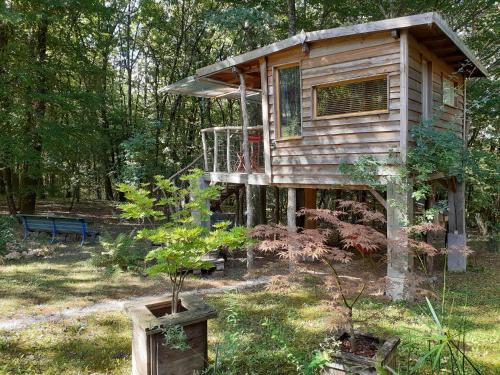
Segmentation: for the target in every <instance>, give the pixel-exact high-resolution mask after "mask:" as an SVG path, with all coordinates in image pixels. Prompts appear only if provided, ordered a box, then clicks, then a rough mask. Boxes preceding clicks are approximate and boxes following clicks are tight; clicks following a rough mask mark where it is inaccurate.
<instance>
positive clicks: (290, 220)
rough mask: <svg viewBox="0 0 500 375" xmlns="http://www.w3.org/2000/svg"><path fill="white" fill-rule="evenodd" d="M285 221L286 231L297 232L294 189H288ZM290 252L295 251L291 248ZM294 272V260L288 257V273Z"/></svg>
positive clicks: (295, 193)
mask: <svg viewBox="0 0 500 375" xmlns="http://www.w3.org/2000/svg"><path fill="white" fill-rule="evenodd" d="M286 219H287V226H288V231H290V232H296V231H297V223H296V219H297V190H296V189H295V188H288V202H287V210H286ZM288 251H290V252H292V251H295V249H294V248H293V247H290V249H289V250H288ZM294 270H295V260H294V259H293V257H292V256H290V272H293V271H294Z"/></svg>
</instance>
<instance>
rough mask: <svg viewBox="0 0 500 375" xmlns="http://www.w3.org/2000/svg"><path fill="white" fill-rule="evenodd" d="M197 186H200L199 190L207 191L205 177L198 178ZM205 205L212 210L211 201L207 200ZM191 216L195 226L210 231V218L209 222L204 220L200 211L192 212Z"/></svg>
mask: <svg viewBox="0 0 500 375" xmlns="http://www.w3.org/2000/svg"><path fill="white" fill-rule="evenodd" d="M197 184H198V189H205V188H206V187H207V183H206V181H205V179H204V178H203V177H200V178H198V181H197ZM205 204H206V206H207V207H208V208H210V201H209V200H206V201H205ZM191 215H192V216H193V222H194V223H195V224H197V225H201V226H203V227H205V228H208V229H210V218H208V220H206V218H202V217H201V213H200V212H199V211H198V210H193V211H191ZM203 219H205V220H203Z"/></svg>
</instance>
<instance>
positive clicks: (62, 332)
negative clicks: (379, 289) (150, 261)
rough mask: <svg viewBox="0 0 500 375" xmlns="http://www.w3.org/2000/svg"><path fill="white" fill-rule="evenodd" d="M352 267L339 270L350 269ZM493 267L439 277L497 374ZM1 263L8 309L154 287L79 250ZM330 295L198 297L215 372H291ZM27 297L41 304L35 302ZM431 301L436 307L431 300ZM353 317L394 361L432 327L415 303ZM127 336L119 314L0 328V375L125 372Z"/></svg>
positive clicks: (455, 319)
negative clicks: (395, 349) (392, 339)
mask: <svg viewBox="0 0 500 375" xmlns="http://www.w3.org/2000/svg"><path fill="white" fill-rule="evenodd" d="M60 251H61V252H62V253H64V250H60ZM66 257H67V258H66ZM359 265H360V264H359V263H355V264H352V265H350V266H348V267H347V268H345V269H344V270H343V271H344V272H345V273H346V274H347V273H349V272H350V273H351V274H359V273H360V271H359ZM499 266H500V254H499V253H493V252H487V251H481V252H480V253H478V254H477V255H475V256H474V257H473V259H472V260H471V267H470V269H469V271H468V272H467V273H465V274H454V275H448V278H447V281H446V282H447V285H448V287H449V290H450V291H449V293H448V295H447V298H446V300H447V306H448V307H447V308H448V309H449V308H450V307H451V306H453V311H452V314H451V317H450V319H449V322H448V323H449V326H450V327H451V329H453V327H456V326H457V325H458V324H459V322H460V321H461V319H462V318H464V319H465V324H466V328H467V336H466V341H467V345H468V348H467V352H468V355H469V356H470V357H471V358H472V360H473V361H474V362H475V363H476V364H477V365H478V366H479V367H480V369H481V370H482V373H483V374H500V351H499V349H498V348H499V347H500V342H499V341H500V318H499V317H500V293H499V285H500V278H499V274H498V271H497V270H498V268H499ZM2 267H3V268H2V273H1V274H0V293H2V304H1V306H2V307H1V309H2V312H5V311H10V314H14V315H18V314H19V313H14V311H15V310H16V309H17V311H19V310H24V309H27V310H26V311H27V312H28V314H29V313H33V312H35V311H37V309H38V308H39V309H44V310H46V309H48V308H49V307H50V309H52V308H56V307H62V306H69V305H70V304H74V303H75V301H79V300H80V299H83V300H84V303H88V302H91V301H96V300H99V299H105V298H111V297H116V296H126V295H127V294H128V295H130V294H136V293H142V291H148V290H149V289H148V288H151V287H152V285H153V284H154V283H155V281H152V280H147V279H146V280H145V279H142V278H140V277H138V276H131V275H128V274H117V275H115V276H112V277H111V278H109V277H108V276H105V275H104V274H103V273H101V272H97V271H96V270H94V269H92V268H91V267H90V266H89V265H88V263H87V262H86V257H85V256H84V255H82V254H78V253H73V252H71V251H68V254H66V255H64V254H62V255H61V256H60V257H54V258H51V259H47V260H43V261H37V262H18V263H11V264H7V265H6V266H2ZM308 267H312V266H311V265H309V266H308ZM192 282H193V283H196V282H203V280H194V281H192ZM214 282H215V281H214ZM137 289H138V290H137ZM438 289H439V286H438ZM6 292H7V294H4V293H6ZM331 295H332V292H331V291H328V290H325V289H323V288H322V287H321V278H320V277H319V276H317V275H311V274H303V275H302V276H300V277H299V278H298V279H297V280H296V281H295V282H294V283H293V285H292V286H291V287H288V288H273V289H268V290H262V289H256V290H250V291H245V292H240V293H228V294H223V295H211V296H207V297H206V298H205V299H206V300H207V302H208V303H210V304H212V305H214V306H215V307H216V308H217V310H218V311H219V316H218V318H217V319H214V320H212V321H210V323H209V333H210V335H209V348H210V349H209V350H210V351H209V355H210V359H211V361H212V362H213V361H214V358H215V355H216V348H218V349H217V350H218V353H219V358H220V359H221V361H220V363H219V366H220V368H222V370H223V373H224V374H268V375H272V374H294V373H300V370H299V369H300V368H301V366H303V365H304V364H306V363H307V362H308V361H310V360H311V358H312V353H313V351H314V350H316V349H317V348H318V347H319V344H320V343H321V342H322V340H323V338H324V336H325V335H326V334H327V332H328V331H329V329H330V328H331V327H332V321H333V322H335V317H337V316H338V313H337V312H336V311H335V310H334V309H333V308H334V306H332V304H331V303H329V301H330V300H331ZM4 297H5V298H4ZM4 302H7V303H8V307H5V306H4ZM34 303H41V305H39V306H43V307H38V308H35V306H36V305H33V304H34ZM433 303H434V305H435V306H436V308H439V306H440V303H439V300H438V299H434V300H433ZM30 305H31V306H30ZM26 311H23V313H25V314H26ZM354 319H355V320H356V322H357V326H358V327H360V328H362V329H363V330H365V331H369V332H372V333H375V334H381V335H386V334H391V335H392V334H395V335H398V336H400V337H401V338H402V345H401V348H400V351H399V352H400V354H401V357H402V358H403V360H404V359H405V358H406V355H407V354H408V353H409V352H410V350H413V351H419V352H423V351H425V349H426V345H427V343H426V341H425V337H426V334H427V332H429V330H431V329H432V327H433V325H432V322H431V318H430V317H429V316H428V314H427V312H426V308H425V304H424V303H422V302H418V303H391V302H388V301H386V300H384V299H383V298H381V297H376V296H366V297H364V298H363V299H362V300H361V301H360V303H359V305H358V306H357V308H356V309H355V316H354ZM130 332H131V330H130V323H129V320H128V318H127V316H126V315H125V314H123V313H118V312H116V313H99V314H91V315H87V316H83V317H80V318H78V319H67V320H63V321H59V322H51V323H45V324H37V325H33V326H30V327H28V328H25V329H19V330H15V331H0V374H2V375H3V374H9V375H10V374H125V373H129V372H130V361H131V358H130V346H131V337H130ZM422 373H424V372H422Z"/></svg>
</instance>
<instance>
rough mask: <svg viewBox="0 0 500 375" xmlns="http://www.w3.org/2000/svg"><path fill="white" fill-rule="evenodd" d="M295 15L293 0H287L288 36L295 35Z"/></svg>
mask: <svg viewBox="0 0 500 375" xmlns="http://www.w3.org/2000/svg"><path fill="white" fill-rule="evenodd" d="M296 23H297V13H296V11H295V0H288V36H289V37H291V36H294V35H295V34H297V26H296Z"/></svg>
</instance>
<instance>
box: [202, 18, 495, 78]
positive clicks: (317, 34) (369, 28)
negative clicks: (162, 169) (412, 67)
mask: <svg viewBox="0 0 500 375" xmlns="http://www.w3.org/2000/svg"><path fill="white" fill-rule="evenodd" d="M412 28H414V29H415V30H416V31H417V29H418V31H419V32H420V33H421V35H422V36H423V37H429V38H433V37H434V38H435V37H436V36H438V35H439V34H441V35H442V36H443V37H445V38H446V40H448V41H449V42H450V44H451V45H453V46H455V47H456V49H457V51H458V52H459V54H460V55H462V57H463V58H462V60H464V61H465V60H468V62H469V63H470V65H472V66H471V68H470V69H469V71H470V72H471V74H470V75H471V76H487V75H488V72H487V70H486V68H485V67H484V66H483V65H482V64H481V62H480V61H479V60H478V59H477V58H476V57H475V56H474V54H473V53H472V52H471V51H470V50H469V48H468V47H467V46H466V45H465V43H464V42H463V41H462V40H461V39H460V38H459V36H458V35H457V34H456V33H455V32H454V31H453V30H452V29H451V28H450V27H449V26H448V25H447V23H446V22H445V21H444V20H443V19H442V18H441V16H439V14H438V13H434V12H430V13H423V14H416V15H412V16H405V17H399V18H391V19H386V20H382V21H374V22H368V23H363V24H358V25H352V26H344V27H337V28H334V29H326V30H319V31H311V32H304V31H302V32H301V33H300V34H297V35H295V36H293V37H291V38H288V39H284V40H280V41H278V42H275V43H273V44H269V45H267V46H264V47H261V48H258V49H256V50H253V51H250V52H246V53H243V54H241V55H238V56H234V57H229V58H227V59H226V60H224V61H220V62H217V63H215V64H212V65H208V66H205V67H203V68H200V69H198V70H197V71H196V75H197V76H199V77H203V76H208V75H211V74H214V73H217V72H219V71H221V70H224V69H228V68H231V67H233V66H237V65H239V64H244V63H247V62H249V61H252V60H256V59H259V58H260V57H264V56H267V55H270V54H273V53H275V52H279V51H282V50H285V49H288V48H292V47H295V46H298V45H301V44H304V43H310V42H317V41H320V40H326V39H333V38H340V37H347V36H353V35H358V34H366V33H373V32H380V31H388V30H395V29H412ZM425 30H427V31H428V32H429V33H428V35H425V36H424V31H425ZM459 57H460V56H459Z"/></svg>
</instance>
